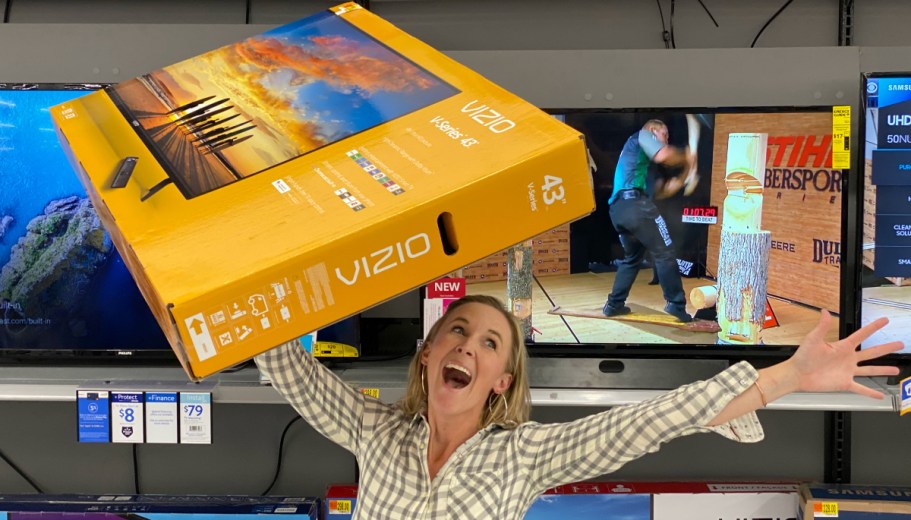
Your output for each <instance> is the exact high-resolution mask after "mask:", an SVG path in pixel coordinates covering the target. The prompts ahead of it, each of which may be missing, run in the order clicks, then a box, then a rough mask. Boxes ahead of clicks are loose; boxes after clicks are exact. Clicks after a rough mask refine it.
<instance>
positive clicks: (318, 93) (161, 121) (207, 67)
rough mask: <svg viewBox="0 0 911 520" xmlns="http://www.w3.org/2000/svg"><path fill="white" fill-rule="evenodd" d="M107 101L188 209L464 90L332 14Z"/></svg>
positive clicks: (201, 59)
mask: <svg viewBox="0 0 911 520" xmlns="http://www.w3.org/2000/svg"><path fill="white" fill-rule="evenodd" d="M107 92H108V94H109V95H110V97H111V99H112V100H113V101H114V103H115V104H116V105H117V107H118V108H119V109H120V111H121V112H122V113H123V115H124V117H125V118H126V119H127V120H128V121H130V122H131V124H132V126H133V128H134V129H135V130H136V131H137V132H138V133H139V136H140V137H141V138H142V139H143V141H144V142H145V144H146V146H148V147H149V149H150V150H151V151H152V153H153V154H154V155H155V157H156V159H157V160H158V162H159V163H160V165H161V167H162V168H163V169H164V171H165V172H166V173H167V178H166V179H161V183H162V184H164V185H166V184H170V183H173V184H174V185H176V186H177V188H178V189H179V190H180V192H181V193H182V194H183V195H184V197H186V198H188V199H190V198H193V197H197V196H199V195H202V194H204V193H207V192H209V191H212V190H215V189H218V188H220V187H223V186H225V185H228V184H231V183H233V182H236V181H239V180H242V179H244V178H247V177H250V176H252V175H256V174H257V173H261V172H263V171H266V170H268V169H270V168H272V167H274V166H276V165H279V164H282V163H284V162H286V161H290V160H292V159H294V158H296V157H300V156H302V155H305V154H307V153H309V152H312V151H313V150H316V149H319V148H322V147H324V146H327V145H330V144H332V143H335V142H338V141H340V140H342V139H344V138H346V137H348V136H351V135H354V134H357V133H359V132H362V131H364V130H367V129H370V128H373V127H376V126H378V125H381V124H383V123H386V122H388V121H391V120H393V119H396V118H398V117H400V116H403V115H405V114H408V113H411V112H413V111H415V110H418V109H420V108H423V107H426V106H429V105H431V104H433V103H436V102H438V101H440V100H442V99H445V98H447V97H450V96H452V95H453V94H455V93H456V92H457V90H456V89H455V88H453V87H452V86H451V85H449V84H446V83H444V82H443V81H441V80H440V79H439V78H438V77H436V76H435V75H433V74H430V73H429V72H428V71H426V70H424V69H423V68H421V67H419V66H418V65H416V64H415V63H413V62H412V61H410V60H408V59H406V58H404V57H403V56H401V55H400V54H398V53H396V52H395V51H393V50H391V49H390V48H388V47H387V46H385V45H383V44H382V43H380V42H378V41H377V40H375V39H374V38H372V37H371V36H369V35H367V34H366V33H364V32H363V31H361V30H360V29H358V28H357V27H355V26H354V25H352V24H351V23H349V22H347V21H346V20H345V19H344V18H343V17H341V16H336V15H334V14H333V13H331V12H330V11H326V12H324V13H322V14H320V15H317V16H312V17H309V18H305V19H303V20H301V21H299V22H297V23H292V24H288V25H285V26H282V27H279V28H277V29H274V30H272V31H268V32H265V33H262V34H259V35H256V36H253V37H250V38H248V39H246V40H242V41H240V42H237V43H234V44H231V45H227V46H225V47H221V48H219V49H215V50H213V51H210V52H207V53H204V54H201V55H199V56H196V57H194V58H191V59H188V60H185V61H182V62H180V63H177V64H174V65H171V66H168V67H165V68H163V69H159V70H157V71H154V72H151V73H148V74H144V75H142V76H139V77H136V78H133V79H131V80H128V81H125V82H123V83H120V84H118V85H115V86H112V87H109V88H108V89H107ZM152 191H153V192H154V191H155V189H154V188H153V190H152Z"/></svg>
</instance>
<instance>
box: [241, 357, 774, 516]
mask: <svg viewBox="0 0 911 520" xmlns="http://www.w3.org/2000/svg"><path fill="white" fill-rule="evenodd" d="M256 362H257V364H258V365H259V367H260V368H261V369H262V370H263V372H265V374H266V375H267V376H268V377H269V378H270V379H271V380H272V385H273V386H274V387H275V388H276V389H277V390H278V391H279V393H281V394H282V395H283V396H284V397H285V398H286V399H288V401H289V402H290V403H291V404H292V405H293V406H294V408H295V409H296V410H297V411H298V412H299V413H300V414H301V415H302V416H303V417H304V419H306V420H307V422H309V423H310V425H311V426H313V428H315V429H316V430H317V431H319V432H320V433H321V434H323V435H324V436H326V437H327V438H328V439H330V440H331V441H333V442H335V443H337V444H339V445H340V446H342V447H344V448H345V449H347V450H348V451H350V452H351V453H353V454H354V455H355V457H356V458H357V462H358V464H359V466H360V470H361V471H360V474H361V482H360V484H359V487H358V502H357V507H356V508H355V511H354V518H356V519H369V520H380V519H385V518H390V519H411V518H415V519H418V518H419V519H426V520H444V519H456V518H459V519H466V518H497V519H521V518H522V517H523V516H524V514H525V511H526V510H527V509H528V507H529V506H530V505H531V503H532V502H533V501H534V500H535V498H537V496H538V495H539V494H541V493H542V492H543V491H544V490H546V489H548V488H550V487H554V486H557V485H560V484H565V483H570V482H576V481H580V480H585V479H590V478H595V477H598V476H600V475H603V474H605V473H610V472H612V471H615V470H617V469H618V468H620V466H622V465H623V464H625V463H626V462H628V461H630V460H633V459H636V458H638V457H640V456H642V455H645V454H646V453H651V452H654V451H657V450H658V448H659V447H660V446H661V444H662V443H664V442H667V441H669V440H671V439H674V438H676V437H681V436H683V435H689V434H691V433H695V432H703V431H715V432H717V433H719V434H721V435H723V436H725V437H727V438H730V439H733V440H736V441H741V442H756V441H759V440H761V439H762V438H763V431H762V427H761V426H760V424H759V420H758V419H757V417H756V414H755V413H750V414H747V415H744V416H742V417H740V418H738V419H735V420H733V421H731V422H729V423H727V424H724V425H721V426H716V427H707V426H704V425H705V424H706V423H708V422H709V421H710V420H711V419H712V418H714V417H715V416H716V415H717V414H718V412H720V411H721V410H722V409H723V408H724V407H725V405H726V404H727V403H728V402H729V401H730V400H731V399H732V398H734V397H735V396H737V395H738V394H740V393H741V392H743V391H744V390H746V389H747V388H749V387H750V385H752V384H753V382H754V381H755V380H756V378H757V377H758V375H757V372H756V370H755V369H754V368H753V367H752V366H750V365H749V364H747V363H745V362H741V363H738V364H736V365H734V366H732V367H731V368H729V369H727V370H725V371H723V372H721V373H720V374H718V375H716V376H715V377H713V378H712V379H709V380H707V381H701V382H697V383H692V384H689V385H686V386H683V387H681V388H678V389H677V390H673V391H671V392H669V393H667V394H664V395H661V396H658V397H655V398H653V399H650V400H648V401H643V402H641V403H636V404H633V405H627V406H620V407H615V408H612V409H609V410H607V411H605V412H601V413H598V414H594V415H590V416H588V417H583V418H581V419H578V420H575V421H572V422H568V423H556V424H540V423H536V422H528V423H525V424H522V425H521V426H519V427H518V428H516V429H512V430H506V429H503V428H501V427H499V426H497V425H491V426H489V427H487V428H485V429H483V430H481V431H479V432H478V433H477V434H476V435H475V436H474V437H472V438H471V439H469V440H467V441H466V442H465V444H463V445H462V446H460V447H459V448H458V449H457V450H456V451H455V453H453V454H452V456H451V457H450V458H449V460H448V461H447V462H446V464H445V465H444V466H443V467H442V468H441V469H440V471H439V472H438V473H437V475H436V477H435V478H434V479H433V480H431V479H430V478H429V472H428V469H427V445H428V442H429V438H430V428H429V426H428V424H427V421H426V420H425V418H424V416H423V415H422V414H417V415H415V416H413V417H406V416H405V415H404V414H403V413H402V411H401V410H400V409H399V408H398V407H396V406H394V405H388V404H384V403H382V402H380V401H378V400H376V399H374V398H372V397H368V396H365V395H363V394H361V393H360V392H358V391H357V390H355V389H354V388H352V387H351V386H349V385H348V384H346V383H345V382H344V381H342V380H341V379H340V378H339V377H338V376H337V375H335V374H334V373H332V372H331V371H330V370H328V369H327V368H325V367H323V365H322V364H320V363H319V362H318V361H316V360H315V359H314V358H313V357H312V356H310V355H309V354H307V353H306V352H305V351H303V349H301V348H300V347H299V346H298V344H297V342H292V343H286V344H284V345H282V346H280V347H277V348H275V349H272V350H270V351H268V352H266V353H264V354H261V355H259V356H257V357H256Z"/></svg>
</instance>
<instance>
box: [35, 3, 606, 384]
mask: <svg viewBox="0 0 911 520" xmlns="http://www.w3.org/2000/svg"><path fill="white" fill-rule="evenodd" d="M51 112H52V116H53V119H54V123H55V126H56V128H57V131H58V134H59V137H60V140H61V142H62V143H63V145H64V148H65V149H66V151H67V154H68V156H69V158H70V161H71V163H72V165H73V167H74V169H75V170H76V172H77V174H78V175H79V177H80V178H81V180H82V183H83V184H84V185H85V187H86V191H87V192H88V194H89V196H90V198H91V200H92V202H93V204H94V206H95V209H96V211H97V212H98V214H99V216H100V217H101V220H102V222H103V223H104V225H105V227H106V229H107V230H108V231H109V232H110V234H111V236H112V238H113V241H114V244H115V245H116V247H117V250H118V251H119V252H120V254H121V256H122V257H123V258H124V261H125V262H126V263H127V266H128V267H129V269H130V271H131V273H132V274H133V276H134V278H135V279H136V281H137V284H138V285H139V288H140V290H141V291H142V294H143V296H144V297H145V299H146V301H147V302H148V303H149V306H150V307H151V308H152V311H153V312H154V314H155V316H156V318H157V320H158V322H159V324H160V325H161V327H162V329H164V332H165V334H166V335H167V337H168V339H169V341H170V343H171V345H172V347H173V348H174V351H175V352H176V353H177V356H178V358H179V359H180V361H181V363H182V364H183V366H184V368H185V369H186V371H187V373H188V374H189V376H190V378H192V379H200V378H203V377H206V376H208V375H211V374H213V373H215V372H218V371H219V370H221V369H224V368H226V367H230V366H232V365H235V364H237V363H239V362H242V361H245V360H247V359H249V358H251V357H252V356H254V355H256V354H258V353H261V352H264V351H266V350H268V349H270V348H272V347H274V346H276V345H278V344H280V343H282V342H285V341H288V340H290V339H292V338H295V337H298V336H301V335H303V334H305V333H307V332H310V331H313V330H316V329H318V328H320V327H323V326H326V325H329V324H331V323H334V322H336V321H338V320H340V319H343V318H345V317H347V316H351V315H353V314H356V313H358V312H360V311H362V310H364V309H366V308H369V307H371V306H373V305H376V304H378V303H380V302H383V301H385V300H387V299H389V298H392V297H394V296H397V295H399V294H401V293H403V292H406V291H408V290H410V289H413V288H415V287H419V286H421V285H422V284H425V283H427V282H429V281H430V280H433V279H435V278H438V277H439V276H441V275H443V274H445V273H448V272H452V271H454V270H455V269H458V268H460V267H462V266H464V265H467V264H470V263H471V262H474V261H476V260H478V259H480V258H483V257H485V256H487V255H489V254H492V253H495V252H497V251H500V250H502V249H503V248H505V247H507V246H509V245H511V244H515V243H518V242H521V241H522V240H525V239H528V238H530V237H532V236H534V235H536V234H538V233H541V232H543V231H546V230H548V229H550V228H553V227H555V226H558V225H560V224H564V223H566V222H569V221H572V220H574V219H577V218H579V217H581V216H584V215H586V214H588V213H590V212H591V211H592V210H593V209H594V196H593V191H592V184H591V175H590V172H589V167H588V161H587V154H586V151H585V144H584V142H583V139H582V136H581V135H580V134H579V132H577V131H575V130H573V129H572V128H570V127H568V126H566V125H564V124H562V123H560V122H559V121H557V120H556V119H554V118H553V117H551V116H550V115H548V114H546V113H544V112H542V111H541V110H539V109H537V108H535V107H534V106H532V105H531V104H529V103H527V102H525V101H523V100H522V99H519V98H518V97H516V96H515V95H513V94H510V93H509V92H507V91H505V90H503V89H502V88H500V87H498V86H496V85H494V84H493V83H491V82H490V81H487V80H486V79H484V78H483V77H481V76H480V75H478V74H477V73H475V72H472V71H471V70H469V69H467V68H465V67H464V66H462V65H460V64H458V63H456V62H454V61H453V60H451V59H449V58H447V57H446V56H444V55H443V54H441V53H440V52H438V51H436V50H434V49H432V48H430V47H429V46H427V45H425V44H423V43H422V42H420V41H418V40H416V39H415V38H413V37H411V36H408V35H407V34H405V33H403V32H402V31H400V30H399V29H397V28H395V27H394V26H392V25H391V24H389V23H388V22H386V21H384V20H382V19H381V18H379V17H377V16H376V15H374V14H373V13H371V12H370V11H368V10H366V9H362V8H361V7H360V6H358V5H357V4H354V3H347V4H343V5H340V6H337V7H334V8H332V9H329V10H327V11H325V12H323V13H320V14H317V15H314V16H311V17H308V18H305V19H303V20H300V21H297V22H294V23H291V24H288V25H285V26H282V27H278V28H276V29H273V30H270V31H268V32H265V33H263V34H260V35H257V36H254V37H251V38H248V39H246V40H243V41H240V42H237V43H234V44H231V45H227V46H224V47H221V48H219V49H215V50H213V51H210V52H207V53H205V54H202V55H199V56H196V57H194V58H190V59H188V60H185V61H182V62H180V63H177V64H174V65H171V66H168V67H165V68H163V69H160V70H156V71H154V72H150V73H148V74H145V75H142V76H139V77H136V78H133V79H130V80H127V81H124V82H122V83H119V84H117V85H114V86H110V87H107V88H105V89H103V90H99V91H96V92H94V93H91V94H88V95H86V96H83V97H81V98H78V99H76V100H74V101H70V102H67V103H64V104H61V105H56V106H54V107H52V108H51Z"/></svg>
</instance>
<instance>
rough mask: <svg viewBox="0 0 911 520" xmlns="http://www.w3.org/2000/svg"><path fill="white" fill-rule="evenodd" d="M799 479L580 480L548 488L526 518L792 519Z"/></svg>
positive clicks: (548, 519) (546, 519)
mask: <svg viewBox="0 0 911 520" xmlns="http://www.w3.org/2000/svg"><path fill="white" fill-rule="evenodd" d="M797 492H798V484H796V483H764V482H580V483H576V484H567V485H565V486H559V487H557V488H554V489H551V490H548V491H547V492H546V493H545V494H543V495H541V496H540V497H539V498H538V499H537V500H536V501H535V502H534V504H532V506H531V508H529V510H528V513H527V514H526V515H525V519H526V520H551V519H564V518H620V517H621V516H622V517H626V518H633V519H636V520H639V519H641V520H744V519H753V518H764V519H772V520H793V519H795V518H796V515H797Z"/></svg>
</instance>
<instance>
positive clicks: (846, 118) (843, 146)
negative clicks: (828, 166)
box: [832, 105, 851, 169]
mask: <svg viewBox="0 0 911 520" xmlns="http://www.w3.org/2000/svg"><path fill="white" fill-rule="evenodd" d="M850 167H851V106H850V105H839V106H834V107H832V168H835V169H846V168H850Z"/></svg>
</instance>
